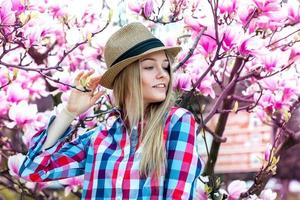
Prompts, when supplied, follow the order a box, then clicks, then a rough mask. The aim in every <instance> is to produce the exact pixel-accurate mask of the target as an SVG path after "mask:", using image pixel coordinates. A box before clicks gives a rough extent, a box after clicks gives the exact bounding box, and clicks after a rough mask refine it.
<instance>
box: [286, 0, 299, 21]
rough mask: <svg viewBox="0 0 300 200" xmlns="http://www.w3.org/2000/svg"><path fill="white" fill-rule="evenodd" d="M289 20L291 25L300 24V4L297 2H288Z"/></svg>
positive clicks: (290, 0) (294, 0)
mask: <svg viewBox="0 0 300 200" xmlns="http://www.w3.org/2000/svg"><path fill="white" fill-rule="evenodd" d="M287 3H288V19H289V21H290V23H299V22H300V3H299V1H297V0H289V1H288V2H287Z"/></svg>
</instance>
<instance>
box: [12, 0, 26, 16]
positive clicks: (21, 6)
mask: <svg viewBox="0 0 300 200" xmlns="http://www.w3.org/2000/svg"><path fill="white" fill-rule="evenodd" d="M11 2H12V11H16V12H17V14H20V13H22V12H24V11H25V9H26V7H25V4H26V3H27V1H25V0H23V1H21V0H11Z"/></svg>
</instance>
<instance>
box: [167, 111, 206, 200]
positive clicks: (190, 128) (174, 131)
mask: <svg viewBox="0 0 300 200" xmlns="http://www.w3.org/2000/svg"><path fill="white" fill-rule="evenodd" d="M195 124H196V123H195V119H194V117H193V115H192V114H191V113H190V112H188V111H187V110H185V109H182V108H179V109H177V110H175V111H174V113H173V114H172V117H170V118H169V121H168V119H167V125H168V126H169V129H168V139H167V144H166V145H167V168H166V170H167V171H166V175H165V183H164V199H193V196H194V195H195V194H194V193H195V190H196V182H197V178H198V176H199V175H200V172H201V167H202V166H201V161H200V158H199V155H198V153H197V150H196V130H195Z"/></svg>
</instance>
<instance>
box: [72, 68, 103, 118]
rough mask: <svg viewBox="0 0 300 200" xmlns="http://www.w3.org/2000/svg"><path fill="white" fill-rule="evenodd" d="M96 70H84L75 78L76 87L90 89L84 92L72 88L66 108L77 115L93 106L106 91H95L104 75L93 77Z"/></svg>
mask: <svg viewBox="0 0 300 200" xmlns="http://www.w3.org/2000/svg"><path fill="white" fill-rule="evenodd" d="M94 71H95V70H91V71H89V72H85V73H84V72H83V71H82V72H80V73H79V74H78V75H77V76H76V78H75V81H74V85H75V86H76V88H80V89H82V90H84V89H86V90H90V91H89V92H82V91H79V90H77V89H74V88H72V90H71V94H70V97H69V100H68V102H67V107H66V108H67V110H68V111H70V112H71V113H74V114H75V115H77V116H78V115H80V114H82V113H84V112H85V111H87V110H88V109H89V108H91V107H92V106H93V105H94V104H95V103H96V101H97V100H98V99H99V98H100V96H101V95H103V94H104V93H105V92H104V91H97V92H95V90H96V89H97V87H98V86H99V82H100V80H101V77H102V76H96V77H91V75H93V73H94Z"/></svg>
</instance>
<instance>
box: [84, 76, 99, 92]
mask: <svg viewBox="0 0 300 200" xmlns="http://www.w3.org/2000/svg"><path fill="white" fill-rule="evenodd" d="M101 77H102V76H96V77H93V78H91V79H90V80H89V81H88V82H87V86H88V87H89V88H90V89H91V90H93V89H95V88H96V87H97V86H98V85H99V82H100V80H101Z"/></svg>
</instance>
